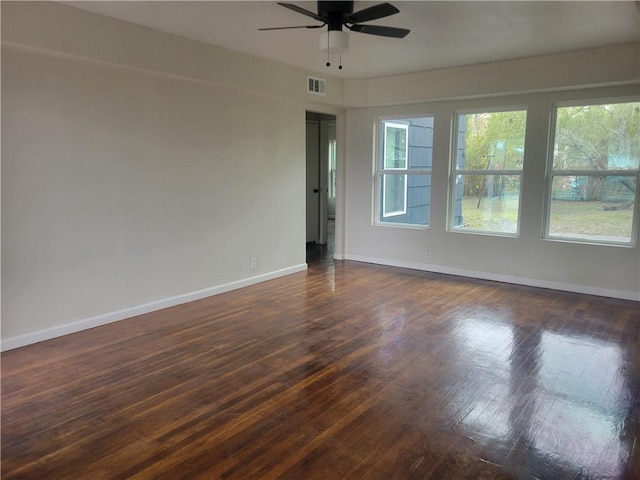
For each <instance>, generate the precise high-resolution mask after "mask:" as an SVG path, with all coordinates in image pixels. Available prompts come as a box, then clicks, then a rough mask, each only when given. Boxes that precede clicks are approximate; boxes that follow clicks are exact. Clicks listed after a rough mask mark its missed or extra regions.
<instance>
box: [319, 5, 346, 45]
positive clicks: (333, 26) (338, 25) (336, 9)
mask: <svg viewBox="0 0 640 480" xmlns="http://www.w3.org/2000/svg"><path fill="white" fill-rule="evenodd" d="M352 13H353V2H322V1H319V2H318V15H320V16H321V17H325V18H328V19H329V22H328V23H327V26H328V27H329V30H330V31H342V19H343V18H345V17H347V16H349V15H351V14H352ZM325 48H326V43H325Z"/></svg>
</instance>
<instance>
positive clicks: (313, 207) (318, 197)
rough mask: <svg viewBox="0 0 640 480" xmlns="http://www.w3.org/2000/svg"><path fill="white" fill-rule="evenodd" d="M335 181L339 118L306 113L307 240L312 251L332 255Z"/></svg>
mask: <svg viewBox="0 0 640 480" xmlns="http://www.w3.org/2000/svg"><path fill="white" fill-rule="evenodd" d="M335 181H336V117H335V116H334V115H328V114H323V113H315V112H307V113H306V238H307V240H306V241H307V252H308V253H309V250H322V251H324V253H325V254H326V255H329V254H330V255H333V247H334V238H335V236H334V229H333V228H332V227H333V225H334V219H335V197H336V188H335ZM318 246H321V247H323V248H318ZM329 252H330V253H329ZM316 253H317V252H316ZM307 257H309V254H308V255H307Z"/></svg>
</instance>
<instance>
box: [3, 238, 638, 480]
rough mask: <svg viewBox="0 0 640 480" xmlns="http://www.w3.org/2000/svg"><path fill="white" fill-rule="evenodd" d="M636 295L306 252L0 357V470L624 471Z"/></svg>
mask: <svg viewBox="0 0 640 480" xmlns="http://www.w3.org/2000/svg"><path fill="white" fill-rule="evenodd" d="M314 248H315V247H314ZM639 307H640V305H639V304H638V303H637V302H630V301H621V300H613V299H607V298H601V297H592V296H586V295H578V294H572V293H563V292H556V291H550V290H542V289H535V288H528V287H521V286H514V285H507V284H500V283H494V282H486V281H479V280H471V279H463V278H457V277H450V276H445V275H438V274H430V273H425V272H417V271H411V270H402V269H397V268H389V267H381V266H374V265H368V264H359V263H353V262H335V264H334V262H333V261H331V260H328V259H326V257H323V256H322V255H317V256H316V260H315V262H313V263H312V264H311V266H310V268H309V270H308V271H307V272H303V273H297V274H294V275H290V276H287V277H284V278H280V279H276V280H272V281H269V282H266V283H263V284H260V285H256V286H252V287H249V288H244V289H241V290H236V291H233V292H229V293H225V294H222V295H218V296H215V297H211V298H207V299H204V300H200V301H196V302H192V303H189V304H185V305H181V306H177V307H173V308H169V309H166V310H162V311H159V312H155V313H151V314H148V315H143V316H139V317H136V318H132V319H129V320H125V321H122V322H118V323H114V324H110V325H107V326H104V327H100V328H95V329H92V330H89V331H84V332H80V333H77V334H74V335H68V336H65V337H61V338H57V339H54V340H50V341H47V342H43V343H39V344H36V345H31V346H28V347H24V348H21V349H16V350H13V351H9V352H5V353H4V354H3V355H2V478H3V479H17V478H24V479H53V478H56V479H58V478H61V479H62V478H64V479H99V478H108V479H125V478H140V479H146V478H154V479H155V478H166V479H195V478H202V479H216V478H231V479H275V478H283V479H296V480H304V479H322V480H327V479H341V478H343V479H572V480H573V479H638V478H640V461H639V449H640V445H639V444H640V435H639V434H640V378H639V377H640V352H639V348H640V338H639V331H640V311H639V310H640V309H639Z"/></svg>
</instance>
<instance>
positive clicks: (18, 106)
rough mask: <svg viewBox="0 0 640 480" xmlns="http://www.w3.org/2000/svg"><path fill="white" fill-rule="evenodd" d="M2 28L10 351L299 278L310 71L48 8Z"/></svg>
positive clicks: (29, 11) (8, 20) (19, 14)
mask: <svg viewBox="0 0 640 480" xmlns="http://www.w3.org/2000/svg"><path fill="white" fill-rule="evenodd" d="M2 21H3V25H2V27H3V31H2V34H3V49H2V233H3V239H2V240H3V242H2V341H3V348H5V349H6V348H13V347H16V346H20V345H23V344H27V343H31V342H33V341H38V340H42V339H46V338H51V337H54V336H57V335H60V334H64V333H69V332H72V331H76V330H79V329H82V328H87V327H91V326H94V325H98V324H102V323H106V322H109V321H113V320H119V319H121V318H125V317H128V316H131V315H135V314H138V313H142V312H146V311H150V310H154V309H157V308H161V307H163V306H167V305H171V304H175V303H179V302H183V301H187V300H190V299H193V298H199V297H202V296H205V295H210V294H213V293H217V292H220V291H224V290H227V289H230V288H236V287H239V286H243V285H247V284H250V283H254V282H256V281H260V280H264V279H267V278H272V277H274V276H278V275H283V274H286V273H290V272H294V271H299V270H303V269H304V268H306V264H305V211H304V204H305V203H304V202H305V197H304V194H305V192H304V182H305V159H304V156H305V144H304V121H305V108H306V107H307V106H308V103H305V102H309V98H306V97H305V93H304V88H305V83H306V72H304V71H300V70H296V69H292V68H291V67H285V66H282V67H280V66H279V65H278V64H271V65H265V64H264V63H263V62H259V61H258V62H255V64H254V63H252V59H251V58H249V57H247V56H238V57H234V56H233V55H232V54H231V53H230V52H227V51H220V49H216V48H214V47H212V48H211V49H208V47H204V46H202V45H200V44H196V43H195V42H190V41H187V40H185V39H181V38H179V37H173V36H171V35H164V34H161V33H159V32H154V31H152V30H149V29H144V28H142V27H136V26H135V25H131V24H126V23H123V22H118V21H115V20H111V19H107V18H105V17H100V16H98V15H93V14H88V13H86V12H82V11H79V10H77V9H73V8H69V7H65V6H60V5H56V4H38V3H34V4H6V3H3V5H2ZM87 22H88V23H87ZM92 27H95V28H92ZM96 32H98V33H99V36H100V39H101V41H102V42H104V43H102V44H99V42H97V41H94V40H95V39H93V40H92V38H91V37H92V35H93V36H95V35H96ZM122 36H124V38H131V39H132V44H131V46H130V48H129V49H128V51H125V50H126V49H123V45H121V44H120V43H119V42H121V40H122ZM83 40H87V43H83ZM92 42H93V49H91V48H89V47H88V46H87V45H91V44H92ZM135 42H138V44H136V43H135ZM140 45H144V49H146V52H145V50H144V49H140V48H139V46H140ZM154 48H155V49H157V50H156V57H158V55H157V52H158V51H163V48H164V49H166V50H164V51H166V57H165V58H163V59H162V60H158V61H157V62H156V64H154V65H150V64H149V62H147V63H148V64H144V63H143V60H142V59H143V58H144V57H145V53H148V52H151V51H153V50H154ZM190 49H192V50H190ZM54 50H55V51H54ZM136 51H137V53H136ZM185 52H190V53H191V54H192V56H191V57H187V60H185V58H184V55H183V54H184V53H185ZM118 55H120V56H121V57H126V58H124V59H123V58H120V57H118ZM138 60H139V65H138V66H135V63H136V62H137V61H138ZM172 60H175V62H172ZM209 61H211V62H214V61H217V63H215V65H216V66H217V68H219V69H220V70H221V71H224V72H225V73H224V74H220V73H218V72H217V71H216V72H212V69H211V64H210V63H208V62H209ZM189 62H191V63H189ZM165 67H167V68H165ZM169 67H170V68H171V69H172V71H167V69H169ZM227 67H228V68H227ZM267 67H270V68H267ZM225 69H226V70H225ZM233 69H238V71H236V74H237V76H238V77H241V78H243V79H245V80H244V81H245V82H248V83H247V84H245V85H242V82H238V83H239V84H236V83H232V82H231V80H233V78H235V77H234V76H233V75H231V76H230V77H229V79H228V81H227V80H225V79H224V78H221V75H230V73H229V70H233ZM263 71H264V72H267V71H268V73H264V72H263ZM245 74H249V75H248V77H247V76H246V75H245ZM273 78H278V79H279V80H281V81H280V82H279V83H278V82H275V81H271V80H273ZM270 79H271V80H270ZM261 80H265V81H263V82H261ZM227 82H228V83H227ZM298 82H299V83H298ZM293 83H295V84H296V85H298V84H299V91H298V90H295V91H293V92H292V93H289V92H288V91H287V90H286V89H287V88H289V89H290V90H293V89H292V88H291V84H293ZM261 88H262V90H261ZM314 100H315V99H314ZM274 212H278V214H274ZM251 257H257V259H258V269H257V270H250V268H249V267H250V258H251Z"/></svg>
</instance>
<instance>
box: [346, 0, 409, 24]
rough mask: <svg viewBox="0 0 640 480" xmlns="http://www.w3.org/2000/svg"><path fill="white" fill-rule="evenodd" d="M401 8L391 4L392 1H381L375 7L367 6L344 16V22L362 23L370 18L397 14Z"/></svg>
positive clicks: (374, 18)
mask: <svg viewBox="0 0 640 480" xmlns="http://www.w3.org/2000/svg"><path fill="white" fill-rule="evenodd" d="M399 11H400V10H398V9H397V8H396V7H394V6H393V5H391V4H390V3H381V4H380V5H374V6H373V7H369V8H365V9H364V10H360V11H359V12H355V13H352V14H351V15H349V16H347V17H344V19H343V20H342V22H343V23H362V22H368V21H370V20H376V19H378V18H384V17H388V16H390V15H395V14H396V13H398V12H399Z"/></svg>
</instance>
